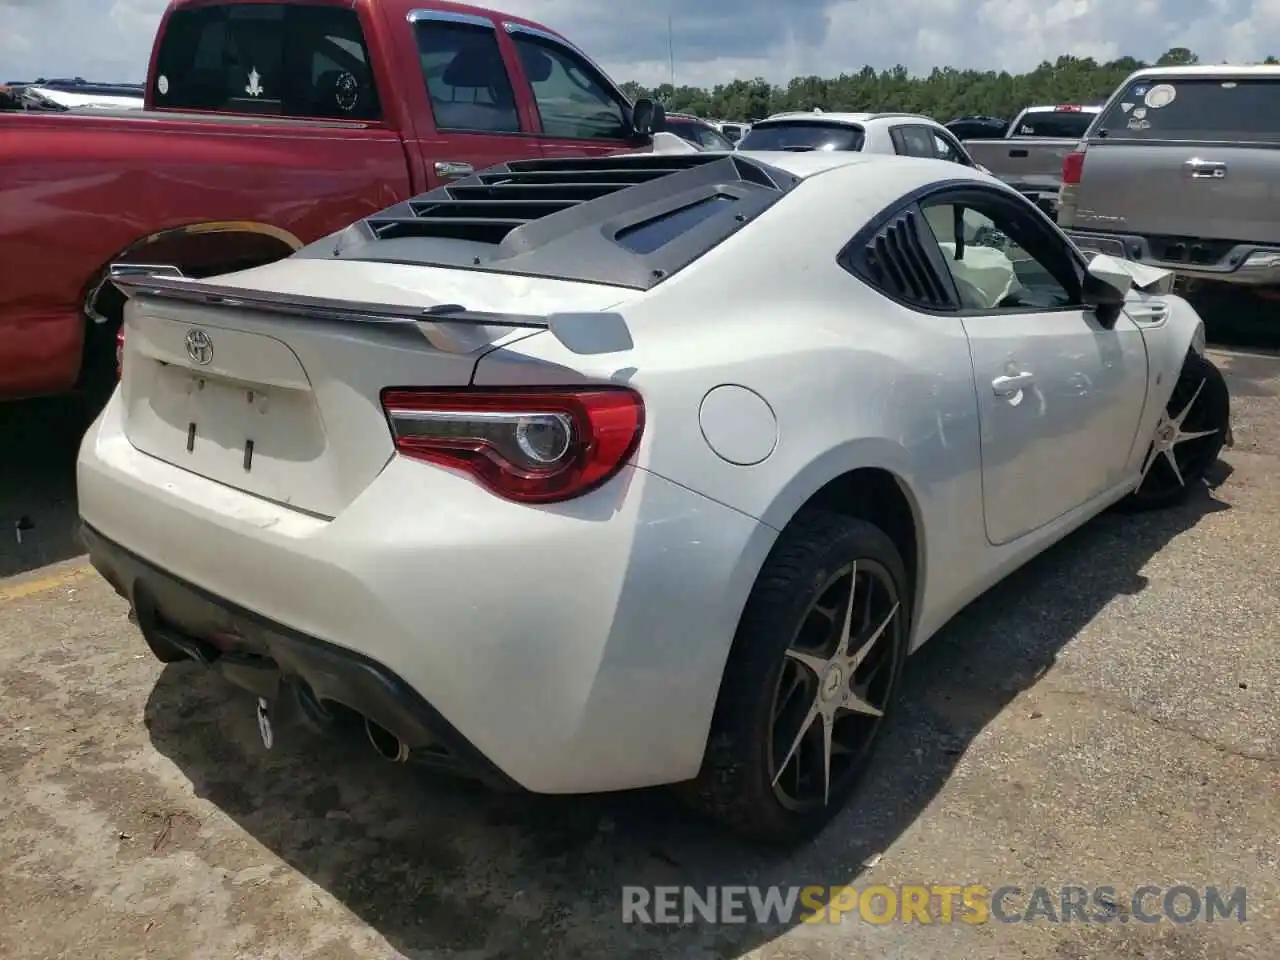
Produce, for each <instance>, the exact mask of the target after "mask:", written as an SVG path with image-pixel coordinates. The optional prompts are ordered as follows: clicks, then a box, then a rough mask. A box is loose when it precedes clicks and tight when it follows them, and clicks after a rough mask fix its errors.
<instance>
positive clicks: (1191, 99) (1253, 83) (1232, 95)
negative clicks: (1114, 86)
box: [1098, 78, 1280, 142]
mask: <svg viewBox="0 0 1280 960" xmlns="http://www.w3.org/2000/svg"><path fill="white" fill-rule="evenodd" d="M1098 132H1099V134H1101V135H1103V136H1112V137H1125V138H1126V139H1137V140H1255V141H1257V140H1264V141H1269V142H1276V141H1280V81H1278V80H1244V79H1240V80H1231V79H1225V80H1224V79H1215V80H1206V79H1199V78H1197V79H1194V80H1188V79H1176V80H1160V79H1157V78H1152V79H1146V80H1140V81H1138V82H1136V83H1133V84H1131V85H1130V86H1129V88H1128V89H1127V90H1126V91H1125V92H1124V95H1123V96H1121V97H1119V98H1118V99H1117V100H1116V101H1115V102H1114V103H1112V104H1111V107H1110V108H1109V109H1108V110H1107V113H1106V115H1105V116H1104V117H1103V119H1102V121H1101V122H1100V123H1099V125H1098Z"/></svg>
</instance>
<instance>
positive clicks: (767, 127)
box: [738, 120, 866, 150]
mask: <svg viewBox="0 0 1280 960" xmlns="http://www.w3.org/2000/svg"><path fill="white" fill-rule="evenodd" d="M865 139H866V136H865V134H864V133H863V132H862V128H861V127H855V126H853V125H851V124H846V123H831V122H829V121H822V120H779V121H775V122H773V123H757V124H756V125H755V126H753V127H752V128H751V130H750V132H749V133H747V135H746V136H745V137H743V138H742V140H741V141H740V142H739V143H738V149H739V150H861V149H862V143H863V140H865Z"/></svg>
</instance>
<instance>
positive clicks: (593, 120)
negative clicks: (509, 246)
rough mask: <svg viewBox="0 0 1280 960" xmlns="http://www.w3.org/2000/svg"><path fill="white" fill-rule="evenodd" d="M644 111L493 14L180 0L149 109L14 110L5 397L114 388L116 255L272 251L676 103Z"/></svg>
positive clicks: (645, 134)
mask: <svg viewBox="0 0 1280 960" xmlns="http://www.w3.org/2000/svg"><path fill="white" fill-rule="evenodd" d="M637 107H641V104H635V105H633V104H632V103H631V102H630V101H628V99H627V98H626V96H624V95H623V93H622V92H621V91H620V90H619V89H618V87H617V86H616V85H615V84H614V83H613V82H612V81H611V80H610V79H609V77H608V76H607V75H606V74H605V73H604V71H603V70H601V69H600V68H599V67H598V66H596V65H595V64H594V63H593V62H592V61H591V60H590V59H589V58H588V57H587V56H586V55H585V54H583V53H582V52H581V51H580V50H578V49H577V48H576V47H574V46H573V45H572V44H571V43H569V42H568V41H567V40H565V39H564V38H563V37H561V36H560V35H559V34H556V33H554V32H553V31H551V30H548V29H547V28H545V27H543V26H540V25H538V24H536V23H533V22H531V21H529V20H525V19H522V18H520V17H512V16H507V15H505V14H502V13H497V12H494V11H491V10H484V9H480V8H476V7H469V6H463V5H460V4H455V3H447V2H441V0H173V2H172V3H170V5H169V7H168V9H167V10H166V12H165V14H164V18H163V19H162V21H161V23H160V28H159V32H158V33H157V36H156V40H155V45H154V48H153V51H152V55H151V64H150V68H149V71H148V75H147V83H146V104H145V109H144V110H131V111H121V112H119V113H109V112H106V111H103V110H95V111H93V112H92V113H90V112H88V111H85V112H79V113H77V112H74V111H71V112H41V111H23V112H5V113H0V264H3V265H4V268H3V271H0V400H2V399H14V398H18V397H29V396H39V395H49V394H59V393H66V392H71V391H73V390H77V389H79V390H83V391H84V392H85V394H86V395H87V396H90V397H92V398H93V399H94V400H95V406H96V401H100V400H104V399H105V397H106V395H108V394H109V391H110V388H111V386H112V385H113V383H114V370H115V339H116V336H115V335H116V330H117V328H118V326H119V322H120V312H121V309H122V300H121V297H120V294H119V292H118V291H117V290H116V289H115V287H114V286H113V285H112V284H110V283H107V282H105V280H106V278H107V276H108V268H109V267H110V266H111V265H112V264H114V263H135V264H149V265H157V266H163V267H171V268H177V269H178V270H180V271H181V272H182V273H184V274H186V275H187V276H194V277H201V276H211V275H214V274H218V273H226V272H228V271H232V270H238V269H242V268H246V267H249V266H253V265H257V264H261V263H265V262H268V261H271V260H275V259H278V258H280V257H283V256H287V255H288V254H290V253H291V252H293V251H294V250H297V249H298V248H299V247H301V246H303V245H304V244H306V243H310V242H313V241H315V240H318V239H320V238H321V237H323V236H326V235H328V234H329V233H332V232H334V231H336V230H339V229H341V228H343V227H346V226H347V225H348V224H350V223H352V222H353V221H355V220H357V219H359V218H360V217H363V216H367V215H369V214H372V213H374V212H376V211H378V210H381V209H385V208H386V207H387V206H390V205H391V204H393V203H395V202H398V201H400V200H404V199H406V198H408V197H410V196H413V195H415V194H417V193H421V192H423V191H426V190H429V189H432V188H433V187H436V186H439V185H440V184H441V183H442V182H443V181H447V180H449V179H454V178H459V177H465V176H467V175H468V174H469V173H471V172H472V171H473V170H480V169H482V168H484V167H486V166H490V165H492V164H496V163H501V162H504V161H508V160H516V159H524V158H530V157H538V156H590V155H599V154H605V153H615V152H619V151H621V150H626V149H634V148H638V147H643V146H644V145H646V144H647V143H649V142H650V137H649V133H650V131H649V130H648V129H647V127H648V126H649V121H648V120H647V119H645V118H648V117H650V116H656V117H661V112H660V111H659V112H657V113H653V112H652V107H653V105H652V104H645V105H644V107H643V109H636V108H637ZM633 118H634V122H633ZM659 122H660V121H659Z"/></svg>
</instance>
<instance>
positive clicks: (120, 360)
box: [116, 324, 124, 380]
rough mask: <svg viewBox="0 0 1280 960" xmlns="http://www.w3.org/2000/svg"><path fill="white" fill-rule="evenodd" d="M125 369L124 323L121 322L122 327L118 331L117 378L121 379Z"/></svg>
mask: <svg viewBox="0 0 1280 960" xmlns="http://www.w3.org/2000/svg"><path fill="white" fill-rule="evenodd" d="M123 370H124V325H123V324H121V326H120V329H119V330H117V331H116V379H117V380H119V379H120V375H121V373H122V371H123Z"/></svg>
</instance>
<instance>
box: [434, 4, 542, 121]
mask: <svg viewBox="0 0 1280 960" xmlns="http://www.w3.org/2000/svg"><path fill="white" fill-rule="evenodd" d="M414 32H415V35H416V38H417V41H418V59H419V61H420V63H421V66H422V77H423V80H424V81H425V82H426V84H427V94H428V95H429V96H430V98H431V113H432V115H433V116H434V117H435V122H436V128H437V129H439V130H464V131H475V132H480V133H519V132H520V114H519V112H518V111H517V110H516V97H515V93H514V92H513V89H512V86H511V78H510V77H509V76H508V75H507V65H506V63H504V62H503V59H502V50H501V48H500V47H499V46H498V35H497V32H496V31H495V30H494V29H493V28H492V27H482V26H478V25H472V24H467V23H451V22H448V21H444V20H420V21H418V22H417V23H416V24H415V25H414Z"/></svg>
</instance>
